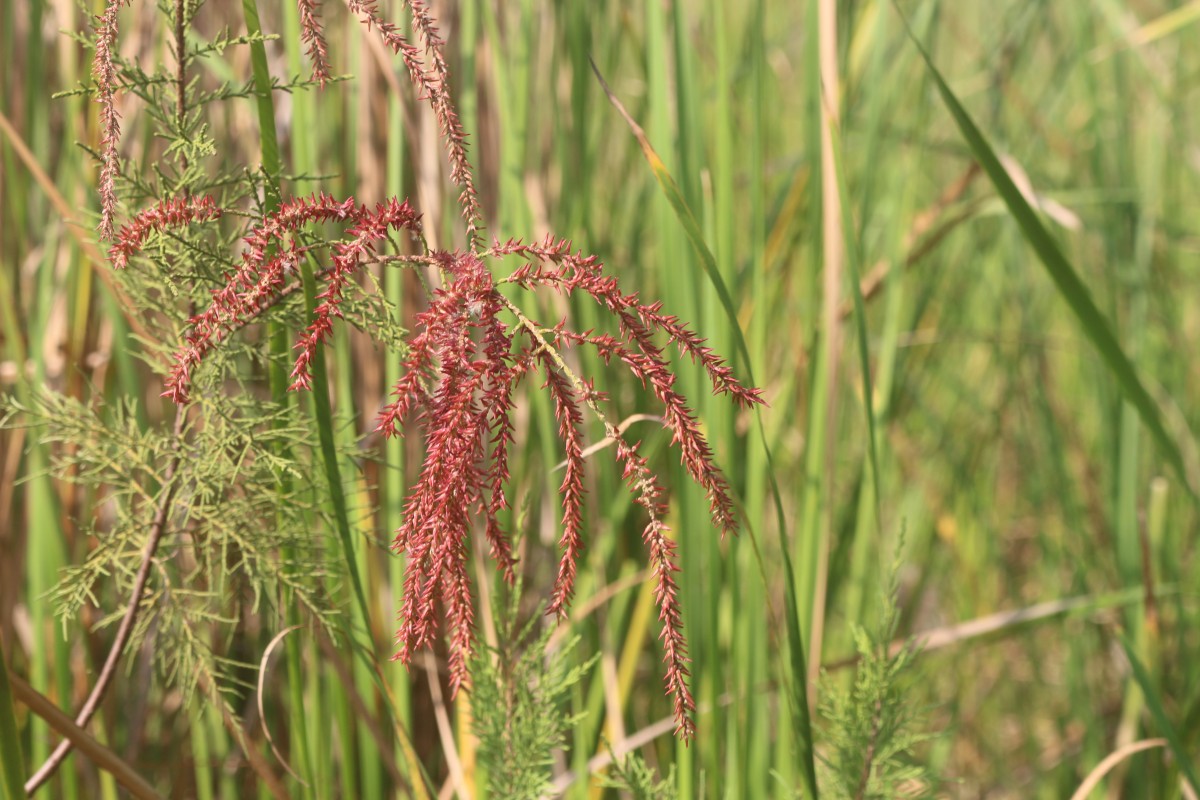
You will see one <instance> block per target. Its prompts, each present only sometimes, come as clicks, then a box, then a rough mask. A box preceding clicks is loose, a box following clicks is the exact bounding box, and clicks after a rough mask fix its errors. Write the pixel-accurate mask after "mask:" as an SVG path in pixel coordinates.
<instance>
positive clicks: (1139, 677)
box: [1121, 635, 1200, 790]
mask: <svg viewBox="0 0 1200 800" xmlns="http://www.w3.org/2000/svg"><path fill="white" fill-rule="evenodd" d="M1121 647H1123V648H1125V656H1126V657H1127V658H1128V659H1129V666H1130V668H1131V669H1132V670H1133V679H1134V680H1135V681H1137V685H1138V686H1139V687H1141V689H1142V695H1143V696H1144V697H1145V698H1146V706H1147V707H1148V708H1149V709H1150V715H1151V716H1153V717H1154V723H1155V724H1156V725H1158V728H1159V731H1160V732H1161V733H1162V735H1163V738H1165V739H1166V740H1167V744H1168V745H1169V746H1170V748H1171V752H1172V753H1173V754H1174V756H1175V760H1176V761H1177V762H1178V763H1179V770H1180V771H1181V772H1182V773H1183V774H1184V777H1186V778H1187V781H1188V783H1190V784H1191V785H1192V789H1193V790H1197V789H1200V782H1198V781H1197V780H1196V771H1195V767H1194V765H1193V764H1192V757H1191V755H1190V754H1189V753H1188V751H1187V749H1186V748H1185V747H1184V746H1183V740H1182V739H1180V738H1179V733H1178V732H1177V731H1176V730H1175V726H1174V725H1172V724H1171V721H1170V720H1169V719H1168V718H1167V712H1166V710H1165V709H1164V708H1163V703H1162V698H1161V697H1159V694H1158V691H1157V690H1156V689H1155V688H1154V681H1152V680H1151V679H1150V673H1149V672H1147V671H1146V667H1145V665H1143V664H1142V662H1141V661H1140V660H1139V659H1138V657H1137V653H1136V652H1134V647H1133V643H1132V642H1130V641H1129V639H1128V638H1126V637H1125V636H1124V635H1122V636H1121Z"/></svg>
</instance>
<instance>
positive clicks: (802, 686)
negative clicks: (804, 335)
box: [591, 61, 817, 798]
mask: <svg viewBox="0 0 1200 800" xmlns="http://www.w3.org/2000/svg"><path fill="white" fill-rule="evenodd" d="M591 65H592V71H593V72H595V73H596V78H597V79H598V80H599V81H600V84H601V86H602V87H603V89H604V93H605V94H606V95H607V96H608V99H609V101H610V102H612V104H613V106H614V107H616V109H617V111H618V112H619V113H620V114H621V116H622V117H623V118H624V120H625V122H626V123H627V124H628V125H629V127H630V129H631V130H632V131H633V135H634V136H635V137H636V138H637V140H638V144H639V145H640V146H641V148H642V153H643V155H645V157H646V161H647V162H648V163H649V165H650V169H651V171H653V172H654V177H655V178H656V179H657V180H658V185H659V187H660V188H661V189H662V190H663V194H665V195H666V197H667V200H668V202H670V204H671V207H672V208H673V209H674V210H675V214H676V216H677V217H678V219H679V222H680V224H682V225H683V228H684V231H685V232H686V234H687V237H688V240H689V241H690V242H691V243H692V247H693V248H694V249H695V250H696V253H697V255H698V256H699V257H700V263H701V264H702V265H703V267H704V272H705V274H706V275H707V276H708V278H709V280H710V281H711V282H712V285H713V288H714V289H716V291H717V295H718V297H719V298H720V300H721V305H722V306H723V307H724V309H725V314H726V316H727V317H728V319H729V328H730V331H731V332H732V333H733V336H734V340H735V342H736V343H737V347H738V350H739V352H740V353H741V355H742V358H743V359H744V362H745V363H744V369H745V370H746V376H747V378H748V379H749V381H750V383H751V384H756V381H755V380H754V374H753V369H752V364H753V361H752V359H751V358H750V351H749V348H748V347H747V346H746V337H745V336H744V335H743V333H742V326H741V324H740V323H739V322H738V318H737V312H736V311H735V310H734V307H733V299H732V298H731V297H730V295H729V289H728V288H727V287H726V286H725V281H724V280H723V279H722V278H721V273H720V271H719V270H718V269H717V264H716V259H715V258H714V256H713V254H712V251H711V250H709V249H708V244H707V243H706V242H705V241H704V234H703V232H702V231H701V230H700V225H699V223H698V222H696V218H695V216H694V215H693V214H692V211H691V209H690V208H689V207H688V205H687V201H686V200H684V198H683V194H682V192H680V190H679V186H678V184H676V183H675V179H674V178H673V177H671V173H670V172H669V171H667V168H666V165H665V164H664V163H663V161H662V159H661V158H659V156H658V154H657V153H656V152H655V151H654V147H653V146H652V145H651V144H650V140H649V139H648V138H647V136H646V134H645V132H644V131H643V130H642V128H641V126H639V125H638V124H637V122H635V121H634V119H633V118H632V117H631V116H630V115H629V113H628V112H627V111H626V110H625V108H624V106H623V105H621V102H620V101H619V100H618V99H617V97H616V95H614V94H613V92H612V90H611V89H610V88H609V86H608V83H607V82H606V81H605V80H604V76H603V75H601V74H600V69H599V68H598V67H597V66H596V62H595V61H591ZM754 419H755V422H756V424H757V427H758V434H759V438H760V440H761V442H762V447H763V452H764V453H765V455H766V458H767V475H768V478H769V480H770V483H771V491H772V497H773V499H774V504H775V516H776V522H777V524H778V526H779V537H780V540H781V543H782V545H783V546H782V547H781V548H780V549H781V551H782V552H783V557H784V565H785V569H786V572H787V583H786V591H785V594H786V596H787V605H788V608H787V617H788V622H787V631H788V639H789V640H790V641H789V646H790V648H791V650H790V652H791V660H792V672H791V675H790V678H791V680H792V681H793V683H794V684H797V685H796V686H793V690H792V693H793V696H794V697H795V698H796V703H797V704H798V705H799V707H798V708H793V709H792V713H793V715H795V727H796V734H797V736H798V740H799V742H800V748H801V753H800V757H801V761H802V765H803V768H804V769H803V771H804V779H805V784H806V786H807V787H808V789H809V793H810V796H811V797H814V798H815V797H816V796H817V789H816V765H815V762H814V753H813V735H812V721H811V715H810V713H809V706H808V687H807V680H808V679H807V675H808V669H807V665H806V662H805V658H804V644H803V640H802V639H801V636H800V624H799V617H798V616H797V615H798V614H799V605H798V604H797V602H796V594H795V592H796V583H795V576H794V573H793V570H792V563H791V558H790V556H789V555H788V543H787V519H786V516H785V515H784V512H783V501H782V495H781V494H780V491H779V485H778V482H777V481H776V479H775V467H774V459H773V457H772V455H771V448H770V446H769V445H768V443H767V434H766V430H765V428H764V427H763V423H762V415H761V414H755V415H754Z"/></svg>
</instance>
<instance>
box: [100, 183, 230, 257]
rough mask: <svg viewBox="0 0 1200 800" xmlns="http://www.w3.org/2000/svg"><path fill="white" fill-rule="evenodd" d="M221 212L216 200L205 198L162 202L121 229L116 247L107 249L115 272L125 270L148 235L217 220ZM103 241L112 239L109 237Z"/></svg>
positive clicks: (143, 212)
mask: <svg viewBox="0 0 1200 800" xmlns="http://www.w3.org/2000/svg"><path fill="white" fill-rule="evenodd" d="M223 213H224V212H223V211H222V209H221V208H220V207H218V206H217V203H216V201H215V200H213V199H212V198H211V197H208V196H204V197H176V198H173V199H170V200H161V201H159V202H158V203H157V204H156V205H154V206H151V207H150V208H147V209H146V210H144V211H142V212H141V213H139V214H138V215H137V216H136V217H134V218H133V219H132V220H130V221H129V222H128V223H126V224H125V225H123V226H121V231H120V233H119V234H117V242H116V244H114V245H113V246H112V247H110V248H109V249H108V257H109V259H110V260H111V261H112V264H113V267H114V268H115V269H125V267H127V266H129V259H131V258H133V257H134V256H135V255H137V254H138V253H139V252H141V250H142V246H143V245H144V244H145V243H146V239H147V237H149V236H150V234H151V233H153V232H155V231H163V230H166V229H168V228H178V227H180V226H183V225H187V224H190V223H192V222H211V221H212V220H217V219H220V218H221V216H222V214H223ZM105 238H112V234H111V233H110V234H109V235H108V236H107V237H105Z"/></svg>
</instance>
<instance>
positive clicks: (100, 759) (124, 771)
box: [8, 674, 161, 800]
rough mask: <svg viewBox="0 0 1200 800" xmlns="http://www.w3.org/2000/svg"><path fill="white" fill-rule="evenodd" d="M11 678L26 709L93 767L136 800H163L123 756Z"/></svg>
mask: <svg viewBox="0 0 1200 800" xmlns="http://www.w3.org/2000/svg"><path fill="white" fill-rule="evenodd" d="M8 677H9V681H10V682H11V683H12V688H13V694H14V695H15V696H16V698H17V699H18V700H20V701H21V702H22V703H24V704H25V707H26V708H28V709H29V710H30V711H31V712H32V713H34V714H36V715H37V716H38V717H40V718H41V719H42V720H44V721H45V722H46V724H47V725H49V726H50V727H51V728H53V729H54V730H55V731H57V732H58V733H60V734H61V735H62V736H63V737H64V741H67V742H70V743H71V745H72V746H73V747H78V748H79V751H80V752H81V753H83V754H84V755H86V756H87V757H88V758H89V759H91V761H92V763H93V764H95V765H96V766H97V767H99V768H100V769H102V770H104V771H105V772H107V773H109V774H110V775H112V776H113V777H114V778H116V780H117V783H119V784H121V785H122V786H123V787H125V789H126V790H128V792H129V793H130V794H131V795H132V796H134V797H137V798H139V800H161V795H159V793H158V792H156V791H154V787H153V786H151V785H150V784H149V783H147V782H146V779H145V778H143V777H142V776H141V775H139V774H138V773H137V772H136V771H135V770H134V769H133V767H131V766H130V765H129V764H128V763H126V762H125V761H124V760H122V759H121V757H120V756H118V755H117V754H116V753H114V752H113V751H112V750H109V749H108V748H107V747H105V746H104V745H102V744H100V742H98V741H96V740H95V739H94V738H92V736H91V735H90V734H89V733H88V732H87V731H85V730H84V729H83V728H81V727H80V726H79V725H76V724H75V723H74V722H73V721H72V720H71V718H70V717H68V716H67V715H66V714H64V713H63V712H62V709H60V708H59V707H58V706H56V705H55V704H54V702H53V701H52V700H50V698H48V697H46V696H45V695H43V694H42V693H41V692H39V691H37V690H36V689H34V688H33V687H32V686H30V685H29V684H28V683H26V682H25V681H23V680H21V679H20V678H19V677H17V676H16V675H11V674H10V675H9V676H8ZM28 792H29V790H28V789H26V793H28Z"/></svg>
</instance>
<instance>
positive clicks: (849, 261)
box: [829, 119, 883, 530]
mask: <svg viewBox="0 0 1200 800" xmlns="http://www.w3.org/2000/svg"><path fill="white" fill-rule="evenodd" d="M829 138H830V141H831V142H832V144H833V171H834V177H835V179H836V180H837V189H838V195H839V197H840V198H841V208H842V237H843V239H844V241H845V254H846V265H847V266H848V267H849V268H850V295H851V297H853V298H854V327H855V331H856V333H857V334H858V359H859V368H860V369H861V370H862V383H863V412H864V413H865V414H866V417H867V456H868V458H869V459H870V461H871V487H872V493H873V495H874V499H875V526H876V529H877V530H881V528H880V526H882V524H883V517H882V515H881V514H880V505H881V501H880V497H879V493H880V488H879V455H878V448H877V447H876V443H875V402H874V397H875V393H874V390H873V389H872V387H871V355H870V342H869V341H868V339H867V311H866V307H865V305H864V304H863V294H862V275H861V273H862V264H861V261H860V254H859V247H858V237H857V236H856V235H855V233H854V215H853V212H852V211H851V209H850V193H849V190H848V189H847V187H846V170H845V161H844V160H843V158H842V141H841V137H840V135H839V131H838V129H837V126H836V125H835V124H834V121H833V120H832V119H831V120H830V121H829Z"/></svg>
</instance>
